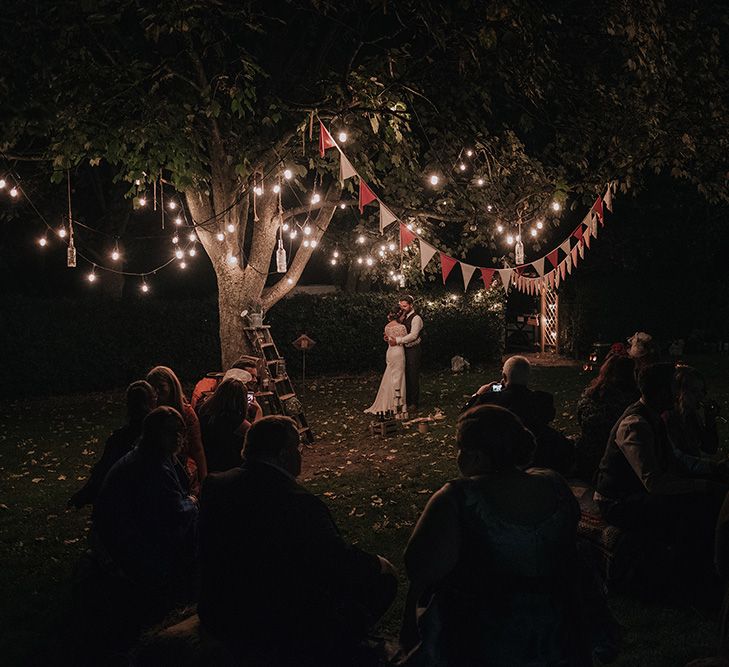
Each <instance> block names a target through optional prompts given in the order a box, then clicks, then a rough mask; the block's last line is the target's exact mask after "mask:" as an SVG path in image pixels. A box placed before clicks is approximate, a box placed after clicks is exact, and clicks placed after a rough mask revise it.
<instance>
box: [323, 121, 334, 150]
mask: <svg viewBox="0 0 729 667" xmlns="http://www.w3.org/2000/svg"><path fill="white" fill-rule="evenodd" d="M335 146H336V144H335V143H334V139H332V135H331V134H329V130H327V128H326V127H324V123H322V122H321V121H319V156H320V157H324V153H325V152H326V151H327V150H328V149H329V148H334V147H335Z"/></svg>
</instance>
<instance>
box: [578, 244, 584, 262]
mask: <svg viewBox="0 0 729 667" xmlns="http://www.w3.org/2000/svg"><path fill="white" fill-rule="evenodd" d="M577 248H578V250H579V251H580V259H585V243H584V242H583V241H580V242H579V243H578V244H577Z"/></svg>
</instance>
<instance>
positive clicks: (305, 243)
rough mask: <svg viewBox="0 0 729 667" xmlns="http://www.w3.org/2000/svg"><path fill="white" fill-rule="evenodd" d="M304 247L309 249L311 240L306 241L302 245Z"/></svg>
mask: <svg viewBox="0 0 729 667" xmlns="http://www.w3.org/2000/svg"><path fill="white" fill-rule="evenodd" d="M302 245H303V246H304V248H308V247H309V239H304V242H303V243H302Z"/></svg>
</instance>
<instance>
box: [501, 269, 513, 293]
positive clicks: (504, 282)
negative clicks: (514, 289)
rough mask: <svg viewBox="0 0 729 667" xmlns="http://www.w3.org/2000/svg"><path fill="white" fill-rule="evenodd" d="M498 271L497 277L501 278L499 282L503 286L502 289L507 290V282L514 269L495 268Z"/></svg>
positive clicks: (509, 280) (509, 281)
mask: <svg viewBox="0 0 729 667" xmlns="http://www.w3.org/2000/svg"><path fill="white" fill-rule="evenodd" d="M497 271H498V272H499V278H501V284H502V285H503V286H504V290H505V291H506V292H507V294H508V292H509V283H511V274H512V273H514V269H497Z"/></svg>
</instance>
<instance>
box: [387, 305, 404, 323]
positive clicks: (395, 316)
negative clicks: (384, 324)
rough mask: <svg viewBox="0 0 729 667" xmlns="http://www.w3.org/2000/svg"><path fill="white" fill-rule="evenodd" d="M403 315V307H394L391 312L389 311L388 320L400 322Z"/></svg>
mask: <svg viewBox="0 0 729 667" xmlns="http://www.w3.org/2000/svg"><path fill="white" fill-rule="evenodd" d="M402 316H403V312H402V308H393V309H392V310H391V311H390V312H389V313H387V321H388V322H393V321H397V322H400V318H401V317H402Z"/></svg>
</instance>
